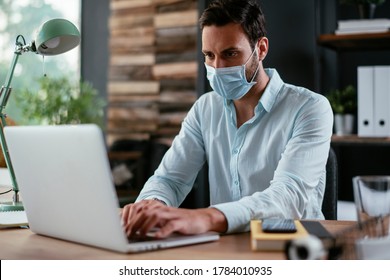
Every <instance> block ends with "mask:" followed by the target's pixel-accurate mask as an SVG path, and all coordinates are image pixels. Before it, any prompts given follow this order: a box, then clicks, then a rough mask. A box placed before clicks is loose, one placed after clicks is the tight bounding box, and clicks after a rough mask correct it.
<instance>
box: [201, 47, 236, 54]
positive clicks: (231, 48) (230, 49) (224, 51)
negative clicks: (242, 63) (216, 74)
mask: <svg viewBox="0 0 390 280" xmlns="http://www.w3.org/2000/svg"><path fill="white" fill-rule="evenodd" d="M231 51H240V48H237V47H229V48H226V49H223V50H222V51H221V53H226V52H231ZM202 52H203V53H213V52H212V51H209V50H202Z"/></svg>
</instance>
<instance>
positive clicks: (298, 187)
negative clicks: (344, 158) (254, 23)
mask: <svg viewBox="0 0 390 280" xmlns="http://www.w3.org/2000/svg"><path fill="white" fill-rule="evenodd" d="M266 73H267V75H268V76H269V77H270V81H269V83H268V85H267V87H266V89H265V91H264V93H263V95H262V97H261V99H260V101H259V104H258V105H257V107H256V109H255V115H254V117H253V118H252V119H250V120H248V121H247V122H246V123H245V124H243V125H242V126H241V127H239V128H237V125H236V113H235V108H234V104H233V102H232V101H227V100H226V99H224V98H222V97H221V96H219V95H218V94H216V93H215V92H209V93H206V94H204V95H202V96H201V97H200V98H199V99H198V100H197V101H196V102H195V104H194V105H193V107H192V108H191V110H190V111H189V112H188V114H187V116H186V118H185V119H184V121H183V124H182V128H181V131H180V133H179V134H178V135H177V136H176V137H175V139H174V141H173V143H172V147H171V148H170V149H169V150H168V151H167V153H166V154H165V156H164V158H163V160H162V162H161V164H160V166H159V167H158V169H157V170H156V172H155V174H154V175H153V176H152V177H151V178H149V180H148V181H147V183H146V184H145V186H144V188H143V190H142V191H141V193H140V195H139V197H138V200H141V199H147V198H151V197H154V198H158V199H160V200H163V201H164V202H165V203H166V204H167V205H171V206H179V205H180V203H181V202H182V201H183V200H184V198H185V196H186V195H187V194H188V193H189V191H190V190H191V188H192V186H193V184H194V181H195V179H196V176H197V173H198V171H199V170H200V169H201V168H202V166H203V164H204V163H205V162H206V161H207V163H208V166H209V170H208V172H209V174H208V176H209V185H210V203H211V207H214V208H217V209H219V210H220V211H222V213H224V215H225V216H226V219H227V222H228V232H229V233H231V232H239V231H248V230H249V224H250V220H251V219H262V218H266V217H284V218H294V219H323V218H324V216H323V214H322V212H321V205H322V198H323V194H324V189H325V178H326V173H325V166H326V161H327V157H328V152H329V146H330V139H331V135H332V128H333V113H332V109H331V107H330V104H329V102H328V100H327V99H326V98H325V97H324V96H322V95H320V94H316V93H314V92H311V91H309V90H307V89H305V88H302V87H297V86H293V85H290V84H286V83H284V82H283V81H282V80H281V78H280V76H279V74H278V73H277V71H276V70H274V69H266Z"/></svg>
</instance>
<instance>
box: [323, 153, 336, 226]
mask: <svg viewBox="0 0 390 280" xmlns="http://www.w3.org/2000/svg"><path fill="white" fill-rule="evenodd" d="M337 168H338V167H337V157H336V153H335V152H334V150H333V148H332V147H330V149H329V156H328V161H327V163H326V185H325V193H324V199H323V201H322V213H323V214H324V216H325V219H326V220H337V199H338V186H337V185H338V177H337V176H338V174H337V173H338V170H337Z"/></svg>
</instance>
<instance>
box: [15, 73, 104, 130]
mask: <svg viewBox="0 0 390 280" xmlns="http://www.w3.org/2000/svg"><path fill="white" fill-rule="evenodd" d="M39 84H40V89H39V90H38V92H35V91H32V90H30V89H28V88H26V89H23V90H21V91H20V92H18V94H17V95H15V101H16V103H17V106H18V108H20V110H21V114H22V117H23V118H24V122H26V123H30V124H31V123H36V124H50V125H57V124H80V123H95V124H97V125H99V126H100V127H102V126H103V116H104V111H103V107H104V106H105V102H104V101H103V99H102V98H100V97H99V96H98V92H97V90H96V89H94V88H93V87H92V85H91V84H90V83H88V82H85V81H80V82H75V83H72V82H71V81H70V80H69V79H68V78H66V77H60V78H47V77H42V78H40V79H39Z"/></svg>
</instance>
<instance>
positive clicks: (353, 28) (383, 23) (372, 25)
mask: <svg viewBox="0 0 390 280" xmlns="http://www.w3.org/2000/svg"><path fill="white" fill-rule="evenodd" d="M389 29H390V19H387V18H376V19H356V20H339V21H338V23H337V29H336V31H335V34H336V35H344V34H359V33H381V32H388V31H389Z"/></svg>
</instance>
